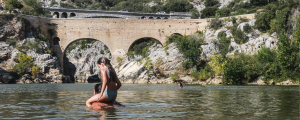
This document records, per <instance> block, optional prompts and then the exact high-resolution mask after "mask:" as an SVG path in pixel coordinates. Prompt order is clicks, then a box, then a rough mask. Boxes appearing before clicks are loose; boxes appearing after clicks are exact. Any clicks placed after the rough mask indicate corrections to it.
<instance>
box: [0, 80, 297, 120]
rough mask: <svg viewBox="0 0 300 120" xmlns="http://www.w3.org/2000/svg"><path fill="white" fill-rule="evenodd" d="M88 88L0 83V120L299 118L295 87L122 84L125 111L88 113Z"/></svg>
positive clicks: (70, 85)
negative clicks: (180, 86)
mask: <svg viewBox="0 0 300 120" xmlns="http://www.w3.org/2000/svg"><path fill="white" fill-rule="evenodd" d="M92 90H93V84H27V85H20V84H0V119H102V118H103V119H111V118H113V119H114V118H116V119H160V118H162V119H214V120H216V119H222V120H223V119H229V120H234V119H237V120H242V119H249V120H258V119H278V120H283V119H290V120H295V119H299V86H228V85H226V86H225V85H219V86H207V87H201V86H199V85H184V87H183V88H182V89H180V88H179V87H178V86H177V85H175V84H171V85H160V84H159V85H157V84H124V85H123V86H122V87H121V89H120V90H119V91H118V97H117V101H118V102H120V103H122V104H124V105H125V106H126V107H125V108H123V107H116V108H115V109H110V110H101V111H93V110H89V109H87V108H86V107H85V101H86V100H87V99H88V98H90V97H91V96H92V94H93V91H92Z"/></svg>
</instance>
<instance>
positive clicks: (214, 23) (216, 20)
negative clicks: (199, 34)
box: [209, 17, 223, 30]
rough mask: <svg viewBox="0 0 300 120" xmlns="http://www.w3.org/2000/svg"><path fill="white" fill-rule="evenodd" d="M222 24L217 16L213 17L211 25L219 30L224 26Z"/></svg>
mask: <svg viewBox="0 0 300 120" xmlns="http://www.w3.org/2000/svg"><path fill="white" fill-rule="evenodd" d="M222 24H223V23H222V21H221V20H220V19H219V18H218V17H216V18H214V19H211V21H210V23H209V27H210V28H213V29H215V30H217V29H219V28H221V27H222V26H223V25H222Z"/></svg>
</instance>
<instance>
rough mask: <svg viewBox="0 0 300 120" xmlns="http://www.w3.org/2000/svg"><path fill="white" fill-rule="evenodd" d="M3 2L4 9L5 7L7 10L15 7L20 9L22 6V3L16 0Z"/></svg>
mask: <svg viewBox="0 0 300 120" xmlns="http://www.w3.org/2000/svg"><path fill="white" fill-rule="evenodd" d="M4 4H5V7H4V9H7V10H9V11H12V10H14V9H16V8H18V9H21V8H22V7H23V5H22V4H21V3H20V2H19V1H18V0H8V1H6V2H5V3H4Z"/></svg>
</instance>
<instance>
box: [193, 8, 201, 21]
mask: <svg viewBox="0 0 300 120" xmlns="http://www.w3.org/2000/svg"><path fill="white" fill-rule="evenodd" d="M191 12H192V16H191V19H199V17H200V13H199V11H198V10H196V9H193V10H192V11H191Z"/></svg>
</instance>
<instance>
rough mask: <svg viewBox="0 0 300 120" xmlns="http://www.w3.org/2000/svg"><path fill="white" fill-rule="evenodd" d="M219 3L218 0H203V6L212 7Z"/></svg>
mask: <svg viewBox="0 0 300 120" xmlns="http://www.w3.org/2000/svg"><path fill="white" fill-rule="evenodd" d="M218 4H219V1H217V0H205V2H204V5H205V7H212V6H216V5H218Z"/></svg>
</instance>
